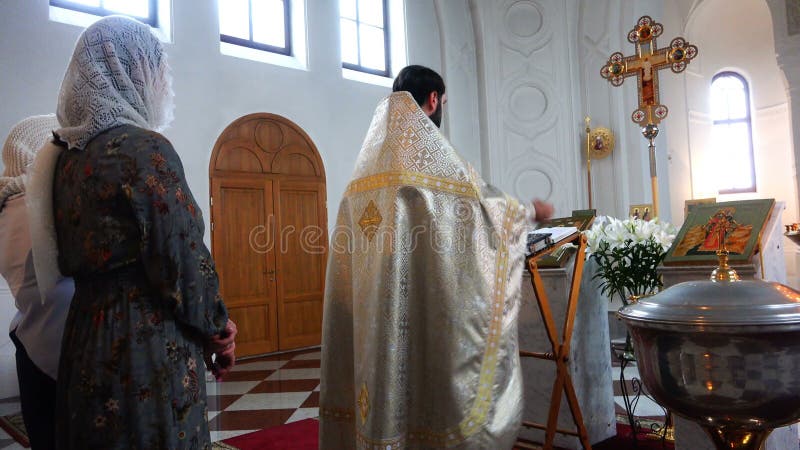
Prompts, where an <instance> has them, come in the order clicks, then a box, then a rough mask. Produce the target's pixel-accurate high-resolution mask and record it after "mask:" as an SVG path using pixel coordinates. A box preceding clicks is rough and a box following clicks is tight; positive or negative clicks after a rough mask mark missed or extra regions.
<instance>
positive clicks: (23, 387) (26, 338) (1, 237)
mask: <svg viewBox="0 0 800 450" xmlns="http://www.w3.org/2000/svg"><path fill="white" fill-rule="evenodd" d="M57 128H58V122H57V121H56V116H55V114H50V115H46V116H33V117H28V118H27V119H24V120H22V121H21V122H19V123H18V124H16V125H14V128H12V129H11V132H10V133H9V135H8V138H7V139H6V142H5V144H4V145H3V165H4V166H5V169H4V171H3V175H2V176H0V276H2V277H3V278H4V279H5V280H6V282H8V286H9V288H10V289H11V294H12V295H13V296H14V303H15V304H16V306H17V310H18V312H17V314H16V316H15V317H14V319H13V320H12V321H11V326H10V327H9V333H10V336H11V340H12V341H13V342H14V346H15V347H16V350H17V351H16V361H17V380H18V381H19V397H20V403H21V404H22V419H23V421H24V422H25V429H26V430H27V431H28V438H29V439H30V443H31V447H32V448H33V450H37V449H52V448H55V439H54V435H55V410H56V375H57V373H58V354H59V349H60V348H61V335H62V334H63V331H64V321H65V320H66V319H67V309H68V308H69V301H70V299H71V298H72V293H73V285H72V280H70V279H68V278H67V279H60V280H56V281H57V282H56V284H55V286H54V289H50V290H48V291H47V292H44V293H43V294H44V297H42V296H41V295H40V291H39V287H38V284H37V277H36V272H35V270H34V267H33V263H32V261H31V234H30V231H29V227H28V214H27V210H26V207H25V197H26V191H27V186H26V184H27V183H26V174H27V172H28V168H29V167H30V165H31V164H32V163H33V160H34V157H35V155H36V152H37V151H38V150H39V149H40V148H41V147H42V145H44V144H45V142H47V141H49V140H51V139H52V138H53V131H54V130H56V129H57ZM42 300H44V301H42Z"/></svg>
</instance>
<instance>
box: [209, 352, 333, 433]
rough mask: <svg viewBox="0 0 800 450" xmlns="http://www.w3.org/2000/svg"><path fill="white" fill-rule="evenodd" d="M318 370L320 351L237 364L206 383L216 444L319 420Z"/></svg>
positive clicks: (250, 360)
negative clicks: (297, 422)
mask: <svg viewBox="0 0 800 450" xmlns="http://www.w3.org/2000/svg"><path fill="white" fill-rule="evenodd" d="M319 370H320V352H319V350H318V349H315V350H305V351H301V352H294V353H285V354H280V355H271V356H265V357H260V358H254V359H247V360H240V361H237V364H236V366H235V367H234V368H233V371H231V373H229V374H228V375H227V376H226V377H225V380H224V381H221V382H215V381H213V378H212V379H211V381H207V382H206V388H207V392H208V420H209V428H210V429H211V440H213V441H218V440H222V439H228V438H231V437H234V436H238V435H240V434H245V433H250V432H252V431H256V430H260V429H263V428H269V427H273V426H276V425H282V424H284V423H290V422H295V421H298V420H303V419H308V418H315V417H317V416H318V415H319Z"/></svg>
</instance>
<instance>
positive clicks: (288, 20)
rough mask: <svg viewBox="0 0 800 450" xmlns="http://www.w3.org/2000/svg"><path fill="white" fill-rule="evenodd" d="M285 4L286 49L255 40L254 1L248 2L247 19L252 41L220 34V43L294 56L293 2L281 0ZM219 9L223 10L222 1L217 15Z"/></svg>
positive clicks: (284, 38) (284, 30) (284, 35)
mask: <svg viewBox="0 0 800 450" xmlns="http://www.w3.org/2000/svg"><path fill="white" fill-rule="evenodd" d="M281 1H282V2H283V41H284V42H285V43H286V46H285V47H276V46H274V45H269V44H264V43H261V42H256V41H254V40H253V0H247V19H248V24H249V27H250V30H249V31H250V39H242V38H237V37H235V36H230V35H227V34H222V32H220V33H219V40H220V42H225V43H227V44H233V45H238V46H240V47H246V48H252V49H255V50H262V51H265V52H270V53H277V54H279V55H286V56H294V52H293V51H292V4H291V2H292V0H281ZM219 8H222V2H221V1H220V3H219V6H218V10H217V14H220V12H219Z"/></svg>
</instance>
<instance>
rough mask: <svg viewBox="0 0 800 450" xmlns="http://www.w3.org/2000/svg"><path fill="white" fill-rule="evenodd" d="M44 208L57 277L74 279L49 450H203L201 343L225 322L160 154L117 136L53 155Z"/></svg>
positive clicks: (130, 134)
mask: <svg viewBox="0 0 800 450" xmlns="http://www.w3.org/2000/svg"><path fill="white" fill-rule="evenodd" d="M53 203H54V208H55V211H54V213H55V222H56V235H57V238H58V250H59V257H58V263H59V267H60V269H61V271H62V273H63V274H64V275H66V276H72V277H74V278H75V296H74V298H73V300H72V305H71V307H70V311H69V315H68V317H67V324H66V327H65V330H64V340H63V347H62V352H61V362H60V367H59V376H58V396H59V398H58V401H59V405H58V413H57V415H56V417H57V422H58V423H57V436H56V441H57V442H58V443H59V446H60V448H68V449H82V450H83V449H99V448H104V449H105V448H126V449H128V448H130V449H178V448H181V449H183V448H185V449H205V448H210V442H209V441H210V439H209V430H208V423H207V420H206V409H207V408H206V391H205V380H204V365H203V342H204V341H205V339H206V338H207V337H209V336H212V335H215V334H219V333H220V332H221V331H222V330H223V329H224V327H225V324H226V321H227V318H228V314H227V311H226V309H225V305H224V303H223V302H222V299H221V298H220V295H219V286H218V280H217V274H216V271H215V270H214V263H213V261H212V259H211V256H210V254H209V252H208V249H207V248H206V246H205V244H204V243H203V229H204V227H203V219H202V216H201V212H200V209H199V208H198V206H197V204H196V203H195V201H194V198H193V197H192V194H191V192H190V191H189V187H188V186H187V185H186V181H185V177H184V174H183V167H182V165H181V162H180V158H179V157H178V155H177V153H175V150H174V149H173V148H172V145H171V144H170V143H169V141H167V140H166V139H165V138H164V137H163V136H161V135H160V134H158V133H155V132H152V131H148V130H144V129H141V128H138V127H135V126H130V125H124V126H120V127H117V128H113V129H111V130H108V131H105V132H103V133H101V134H100V135H98V136H97V137H95V138H94V139H93V140H92V141H91V142H90V143H89V144H88V145H87V147H86V149H85V150H83V151H79V150H64V151H63V152H62V153H61V156H60V157H59V160H58V164H57V166H56V172H55V183H54V192H53Z"/></svg>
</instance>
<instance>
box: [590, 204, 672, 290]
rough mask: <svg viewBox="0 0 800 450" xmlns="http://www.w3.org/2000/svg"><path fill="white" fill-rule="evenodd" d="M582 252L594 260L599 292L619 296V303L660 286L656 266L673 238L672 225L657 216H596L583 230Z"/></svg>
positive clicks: (662, 258)
mask: <svg viewBox="0 0 800 450" xmlns="http://www.w3.org/2000/svg"><path fill="white" fill-rule="evenodd" d="M584 234H585V235H586V240H587V248H586V253H587V254H588V255H589V256H591V257H592V258H594V259H595V261H597V264H598V266H599V271H598V273H597V274H596V275H595V278H600V279H602V281H603V282H602V284H601V285H600V288H601V292H602V293H603V294H605V295H608V297H609V298H610V299H613V298H614V296H619V298H620V299H621V300H622V303H623V305H627V304H628V299H629V297H631V296H635V297H639V296H643V295H648V294H653V293H655V292H656V290H658V289H659V288H661V287H662V286H663V283H662V282H661V278H660V277H659V276H658V272H657V271H656V268H657V267H658V265H659V264H660V263H661V261H663V260H664V256H666V254H667V250H669V247H670V246H671V245H672V241H673V240H674V239H675V234H676V229H675V227H674V226H673V225H671V224H669V223H668V222H661V221H659V220H658V219H657V218H656V219H653V220H650V221H645V220H641V219H634V218H630V219H625V220H619V219H615V218H613V217H604V218H601V217H598V219H597V220H596V221H595V222H594V225H592V228H590V229H589V230H586V231H584Z"/></svg>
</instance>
